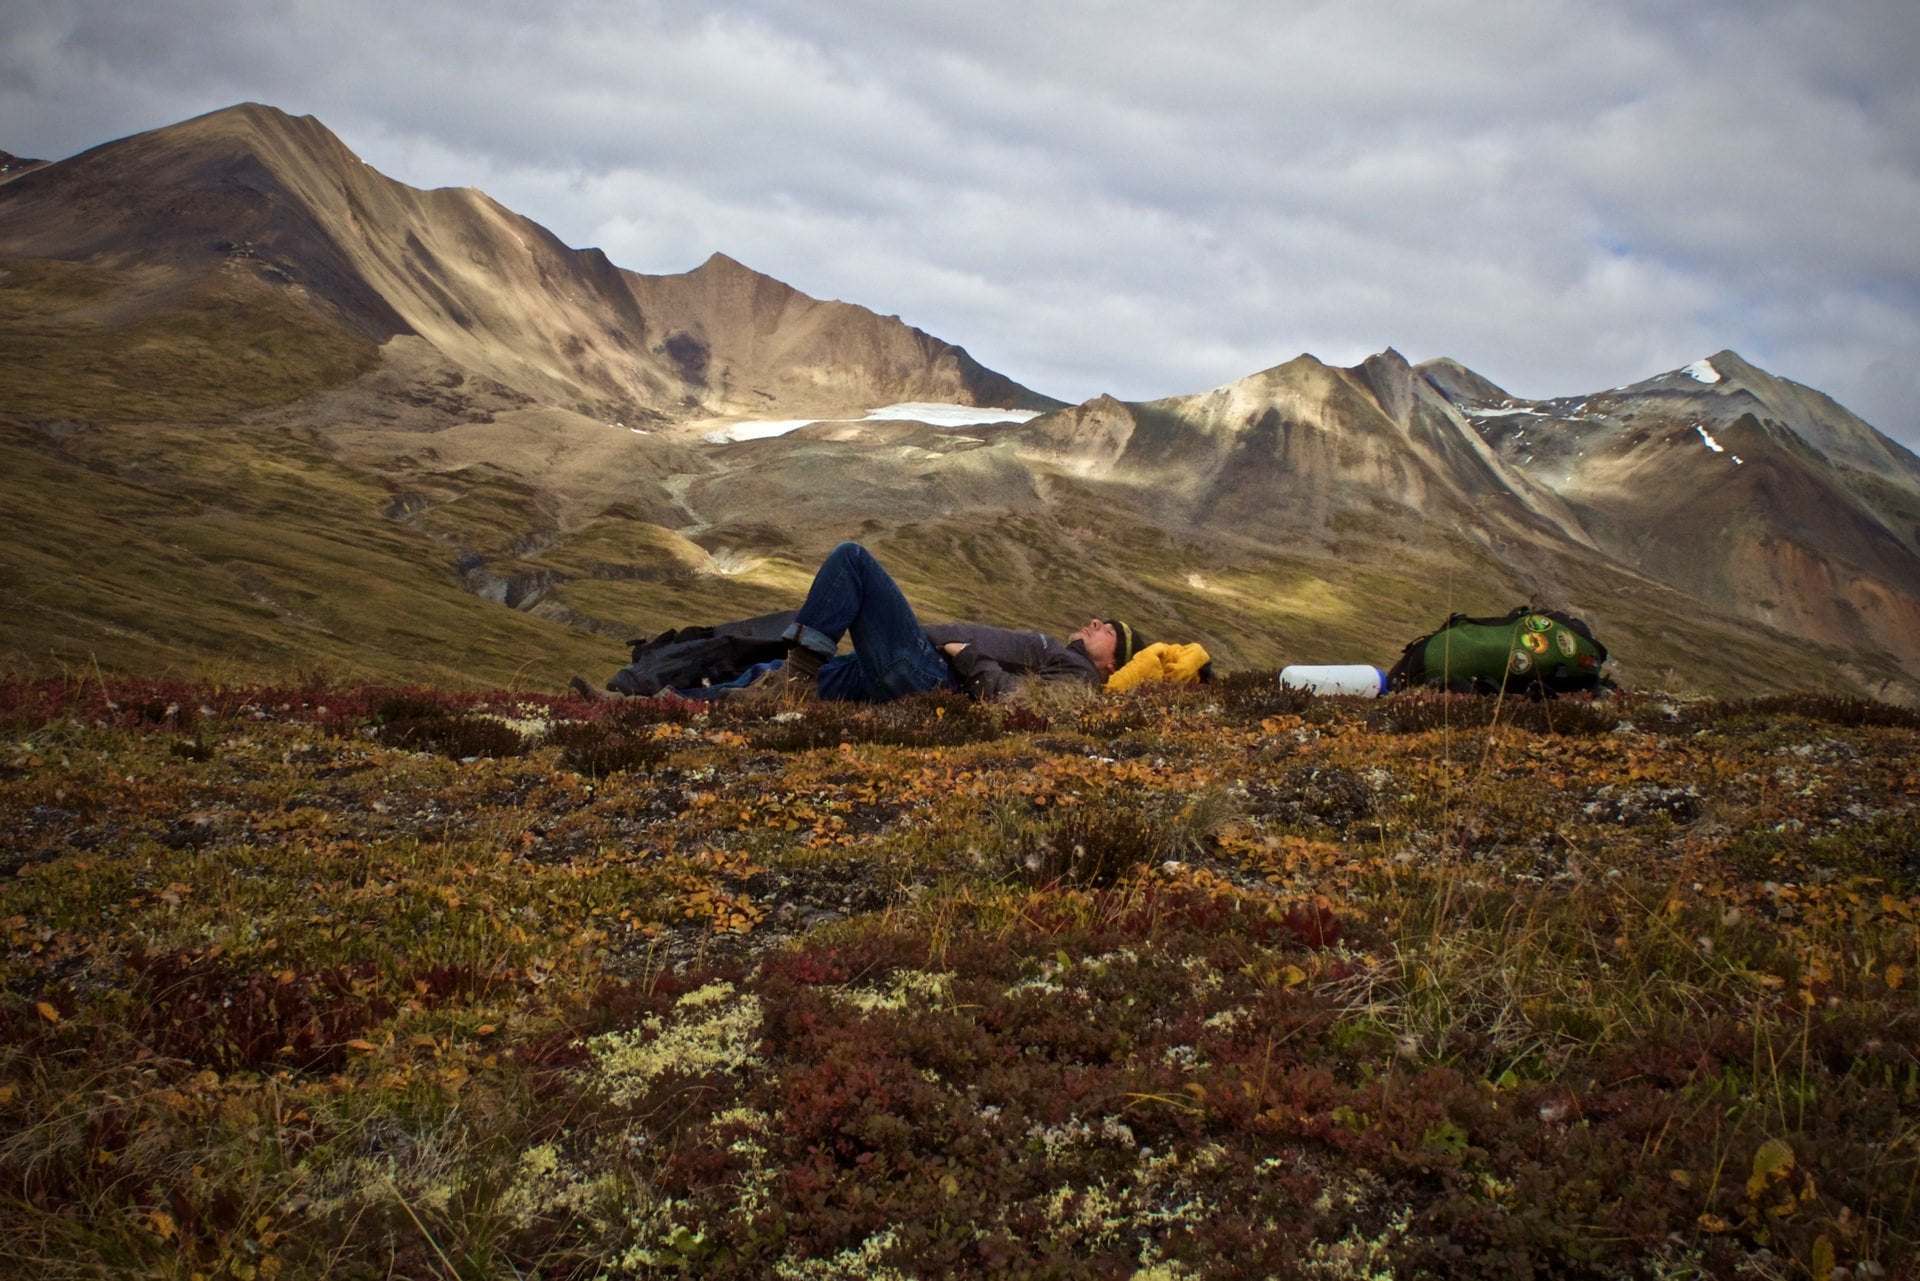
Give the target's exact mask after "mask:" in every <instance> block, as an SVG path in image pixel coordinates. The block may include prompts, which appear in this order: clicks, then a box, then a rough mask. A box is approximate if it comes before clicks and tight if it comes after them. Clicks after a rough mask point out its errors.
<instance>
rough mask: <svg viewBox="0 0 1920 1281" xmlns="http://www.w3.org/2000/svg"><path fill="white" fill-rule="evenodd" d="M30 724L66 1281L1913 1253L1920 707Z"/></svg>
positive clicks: (1804, 704) (9, 1101)
mask: <svg viewBox="0 0 1920 1281" xmlns="http://www.w3.org/2000/svg"><path fill="white" fill-rule="evenodd" d="M0 731H3V732H4V738H3V739H0V816H4V820H5V821H4V823H0V931H4V947H5V950H4V952H3V953H0V1263H5V1264H8V1265H10V1271H11V1272H12V1273H14V1274H18V1275H31V1276H43V1277H94V1276H118V1275H159V1276H178V1277H181V1278H188V1277H193V1276H203V1277H208V1278H213V1277H237V1278H290V1277H296V1276H299V1277H304V1276H342V1277H355V1276H360V1277H384V1276H423V1277H425V1276H434V1277H445V1276H461V1277H493V1276H500V1277H527V1276H540V1277H554V1278H559V1277H595V1276H601V1275H606V1276H615V1277H617V1276H627V1275H635V1276H672V1275H680V1274H686V1275H699V1276H714V1277H726V1276H740V1277H764V1276H781V1277H799V1278H815V1277H820V1278H824V1277H856V1276H858V1277H868V1276H881V1277H885V1276H901V1277H906V1276H1049V1277H1079V1276H1088V1277H1143V1278H1145V1277H1159V1278H1174V1277H1241V1276H1255V1277H1257V1276H1283V1277H1290V1276H1320V1277H1376V1276H1396V1277H1420V1276H1435V1277H1441V1276H1485V1277H1531V1276H1570V1277H1577V1276H1593V1277H1611V1276H1647V1277H1673V1278H1680V1277H1696V1276H1715V1277H1719V1276H1727V1277H1732V1276H1754V1277H1804V1276H1809V1275H1812V1276H1819V1277H1822V1278H1827V1277H1831V1276H1834V1275H1845V1276H1848V1277H1868V1276H1899V1275H1911V1273H1912V1269H1913V1268H1914V1266H1915V1258H1916V1247H1917V1246H1920V1241H1917V1240H1916V1237H1917V1236H1920V1233H1916V1231H1915V1227H1914V1224H1915V1222H1916V1213H1915V1211H1916V1206H1915V1203H1914V1201H1915V1195H1916V1180H1920V1124H1917V1121H1920V1008H1917V1007H1916V1000H1915V973H1916V972H1917V971H1920V963H1917V960H1916V957H1915V950H1916V946H1917V944H1920V933H1917V932H1916V926H1915V914H1916V910H1920V822H1917V821H1916V808H1917V807H1920V764H1916V760H1915V758H1916V751H1915V748H1916V746H1920V718H1917V717H1916V716H1915V715H1914V714H1913V713H1910V712H1905V711H1902V710H1900V709H1896V708H1891V707H1885V706H1882V705H1878V704H1871V703H1862V702H1854V701H1846V700H1839V699H1829V698H1814V697H1806V698H1776V699H1770V700H1766V701H1764V702H1760V701H1756V702H1746V703H1713V704H1706V703H1696V704H1679V703H1673V702H1668V701H1663V700H1656V699H1643V698H1622V699H1616V700H1612V701H1608V702H1601V703H1587V702H1584V701H1582V702H1560V703H1550V704H1524V705H1514V704H1505V705H1495V704H1494V703H1491V702H1487V701H1473V700H1461V699H1453V698H1443V697H1427V696H1395V697H1392V698H1389V699H1384V700H1379V701H1377V702H1360V701H1349V700H1331V699H1314V698H1312V697H1310V696H1306V695H1302V694H1298V693H1295V692H1292V691H1285V690H1281V689H1279V688H1277V687H1274V686H1272V685H1271V684H1269V683H1267V682H1264V681H1257V680H1251V679H1249V680H1230V681H1227V682H1225V683H1222V684H1220V685H1216V686H1211V687H1205V688H1198V689H1185V690H1154V691H1145V692H1138V693H1135V694H1133V695H1129V696H1121V697H1106V698H1102V699H1098V700H1087V701H1058V700H1052V701H1035V702H1031V703H1026V704H1021V705H1016V706H1005V707H978V706H973V705H970V704H967V703H965V702H963V701H960V700H956V699H948V698H939V697H932V698H926V699H920V700H912V701H909V702H906V703H902V704H897V705H893V706H891V707H886V708H850V707H841V706H824V707H812V708H808V709H804V710H799V711H795V710H781V709H777V708H770V707H758V708H741V707H738V706H723V707H717V708H714V709H711V710H707V711H703V710H700V709H695V708H689V707H687V706H684V705H663V704H657V703H653V702H633V703H627V704H616V705H598V706H589V705H587V704H584V703H577V702H565V701H559V700H553V699H548V698H538V697H534V698H530V697H526V696H518V695H507V694H499V695H485V694H463V695H453V694H447V693H443V692H440V691H436V690H432V689H426V688H409V689H397V688H340V687H333V686H328V685H325V684H321V683H314V684H311V685H308V686H306V687H304V688H288V689H260V688H233V687H212V686H185V685H180V686H169V685H162V684H154V683H139V682H131V681H128V682H113V681H108V682H106V683H100V682H86V683H76V682H38V683H15V684H11V685H5V686H0ZM1836 1270H1839V1272H1838V1273H1836Z"/></svg>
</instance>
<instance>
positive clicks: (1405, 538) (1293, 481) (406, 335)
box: [0, 105, 1920, 702]
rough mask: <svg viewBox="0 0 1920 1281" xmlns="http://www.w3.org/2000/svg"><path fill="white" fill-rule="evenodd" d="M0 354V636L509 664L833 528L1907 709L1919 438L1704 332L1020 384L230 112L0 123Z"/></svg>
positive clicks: (387, 674)
mask: <svg viewBox="0 0 1920 1281" xmlns="http://www.w3.org/2000/svg"><path fill="white" fill-rule="evenodd" d="M0 344H4V348H5V351H6V353H7V357H6V359H5V361H4V362H0V456H4V460H5V466H4V479H3V480H0V500H3V501H4V510H5V512H6V513H7V514H6V515H5V516H4V517H0V520H3V521H4V525H0V535H3V536H4V538H5V540H6V543H7V545H8V555H7V557H6V563H5V565H4V566H0V584H4V586H5V587H6V588H7V591H8V597H9V600H10V601H11V602H12V606H13V607H12V608H11V609H10V610H9V611H8V613H7V615H6V616H5V617H4V618H0V648H3V649H4V651H5V653H6V655H7V661H8V665H9V667H10V668H11V669H12V670H14V671H15V672H17V673H24V674H32V673H41V672H46V671H50V670H59V669H66V670H74V669H75V668H80V667H87V666H91V665H94V664H97V665H99V666H100V667H101V668H103V669H109V670H132V671H151V672H171V673H175V674H182V675H184V674H195V675H200V676H206V675H209V674H211V675H216V676H217V675H224V674H230V675H232V676H233V677H235V678H236V679H237V678H240V677H243V676H245V677H250V678H253V677H261V676H263V675H267V674H274V675H280V676H285V675H292V674H299V673H314V672H334V673H342V674H346V673H351V674H355V675H360V676H366V677H379V678H388V679H394V680H423V681H438V682H446V683H456V684H467V685H472V684H489V685H500V684H503V683H512V682H518V683H520V684H521V685H523V686H526V687H530V688H549V687H552V686H553V685H557V684H558V682H560V681H561V680H564V675H565V673H566V672H567V671H570V670H581V669H584V670H589V671H602V672H604V671H606V670H610V669H611V668H612V667H614V666H618V665H619V663H620V662H621V661H623V657H624V647H623V646H622V645H621V643H620V642H621V641H622V640H623V639H624V638H627V637H630V636H637V635H643V634H646V633H648V632H651V631H654V630H658V629H659V628H662V627H666V626H670V625H676V624H682V623H689V622H703V621H716V620H718V619H720V618H724V617H733V616H739V615H743V614H750V613H756V612H761V611H763V610H767V609H774V608H782V607H789V606H791V605H792V604H793V603H795V602H796V601H797V600H798V597H799V595H800V593H801V592H802V591H804V588H805V585H806V582H807V580H808V576H809V572H810V570H811V567H812V565H813V563H814V562H815V561H816V560H817V558H818V556H819V555H820V554H821V553H822V552H823V551H824V550H825V549H826V548H828V547H830V546H831V545H832V544H833V543H835V542H838V541H840V540H841V539H843V538H858V539H861V540H862V541H864V542H866V543H868V544H869V545H870V546H872V547H873V548H874V549H875V550H876V551H877V552H878V553H879V554H880V555H881V557H882V559H883V560H884V561H885V562H886V563H887V564H888V565H889V566H890V567H892V568H894V569H895V570H896V571H897V573H898V576H899V577H900V578H901V580H902V582H903V583H904V584H905V586H906V587H907V589H908V592H909V595H910V596H911V597H912V598H913V599H914V600H915V601H916V603H917V604H919V605H920V606H921V607H922V608H923V609H924V611H925V612H926V614H927V616H928V617H929V618H934V617H954V616H968V617H976V618H982V619H985V620H987V621H1001V622H1008V623H1022V624H1028V625H1032V626H1037V627H1043V628H1048V629H1057V630H1059V631H1066V630H1071V628H1072V627H1073V626H1075V625H1077V624H1078V623H1079V622H1081V621H1083V620H1084V619H1085V617H1086V616H1087V615H1088V614H1089V613H1100V614H1106V615H1123V616H1125V617H1127V618H1129V619H1130V620H1132V621H1134V622H1135V623H1136V625H1137V626H1139V627H1140V628H1141V629H1142V630H1143V631H1145V632H1146V633H1148V634H1150V635H1153V636H1156V637H1163V638H1167V639H1181V640H1200V641H1202V642H1203V643H1205V644H1206V645H1207V646H1208V647H1209V649H1210V650H1211V651H1212V652H1213V653H1214V655H1215V657H1216V660H1217V661H1218V662H1219V663H1220V664H1221V665H1222V666H1225V667H1229V668H1249V667H1276V666H1278V665H1280V664H1282V663H1286V662H1343V661H1353V662H1361V661H1364V662H1376V663H1380V664H1382V665H1385V664H1387V663H1390V662H1391V661H1392V659H1393V658H1394V657H1395V656H1396V655H1397V654H1398V652H1399V649H1400V647H1401V646H1402V645H1403V644H1404V643H1405V642H1406V641H1408V640H1410V639H1412V638H1413V637H1414V636H1415V635H1417V634H1419V633H1421V632H1423V631H1426V630H1428V629H1430V628H1431V627H1433V626H1434V625H1436V624H1437V623H1438V622H1439V621H1440V620H1441V619H1442V618H1444V617H1445V616H1446V615H1447V614H1449V613H1452V612H1455V611H1459V612H1465V613H1470V614H1486V613H1498V612H1504V611H1505V610H1506V609H1507V608H1508V607H1510V606H1512V605H1514V604H1518V603H1521V602H1523V601H1532V602H1535V603H1538V604H1541V605H1553V606H1558V607H1561V608H1566V609H1569V610H1571V611H1573V612H1575V613H1577V614H1580V615H1581V616H1583V617H1585V618H1587V619H1588V620H1589V622H1590V623H1591V624H1592V625H1593V626H1594V628H1595V630H1596V631H1597V632H1598V633H1599V635H1600V636H1601V638H1602V639H1603V640H1604V641H1605V642H1606V643H1607V645H1608V646H1609V648H1610V649H1611V650H1612V651H1613V654H1614V660H1615V661H1614V664H1613V666H1614V670H1615V672H1616V674H1617V675H1618V677H1619V679H1620V680H1621V681H1622V683H1623V684H1625V685H1626V686H1628V687H1629V688H1640V689H1662V690H1669V691H1672V692H1675V693H1681V694H1692V693H1714V694H1737V693H1754V692H1760V691H1767V690H1777V689H1795V688H1825V689H1834V690H1841V691H1848V692H1853V693H1865V694H1872V695H1874V696H1877V697H1881V698H1887V699H1892V700H1897V701H1905V702H1915V701H1920V459H1916V458H1915V457H1914V455H1913V454H1911V453H1910V452H1908V451H1907V450H1905V449H1904V448H1902V447H1901V446H1899V445H1898V444H1896V443H1894V442H1892V441H1890V440H1888V439H1887V438H1886V437H1884V436H1882V435H1881V434H1880V433H1878V432H1876V431H1875V430H1874V429H1873V428H1872V427H1871V426H1869V425H1868V424H1867V423H1865V422H1863V421H1861V420H1860V419H1859V418H1857V417H1856V416H1854V415H1853V414H1851V413H1849V412H1848V411H1847V410H1846V409H1845V408H1843V407H1842V406H1840V405H1838V404H1837V403H1835V402H1834V401H1833V400H1831V399H1830V398H1828V397H1826V396H1824V395H1822V394H1820V393H1819V392H1817V391H1814V390H1812V389H1810V388H1806V387H1802V386H1800V385H1798V384H1795V383H1792V382H1790V381H1787V380H1785V379H1781V378H1777V377H1774V376H1773V375H1770V374H1768V373H1767V372H1766V371H1764V370H1761V369H1759V368H1757V367H1755V366H1753V365H1751V364H1749V363H1748V362H1746V361H1745V360H1743V359H1741V358H1740V357H1739V356H1738V355H1737V354H1735V353H1733V352H1731V351H1722V352H1718V353H1715V354H1713V355H1711V356H1708V357H1706V358H1704V359H1701V360H1695V361H1693V362H1692V363H1690V364H1686V365H1684V366H1682V367H1679V368H1676V369H1674V370H1672V371H1669V372H1665V373H1660V374H1657V375H1655V376H1653V377H1651V378H1648V379H1646V380H1644V381H1642V382H1638V383H1634V384H1632V385H1630V386H1624V387H1617V388H1612V389H1609V390H1605V391H1599V392H1593V393H1589V394H1584V395H1579V396H1569V397H1561V398H1555V399H1549V400H1526V399H1522V398H1519V397H1515V396H1512V395H1510V394H1508V393H1507V392H1505V391H1504V390H1502V389H1501V388H1500V387H1498V386H1496V385H1494V384H1493V383H1491V382H1490V381H1488V380H1487V379H1485V378H1483V377H1481V376H1479V375H1477V374H1475V373H1474V372H1473V371H1472V370H1470V369H1467V368H1465V367H1464V366H1462V365H1460V364H1458V363H1456V362H1453V361H1448V360H1437V361H1430V362H1426V363H1423V364H1419V365H1413V364H1409V362H1408V361H1406V360H1405V359H1404V358H1402V357H1401V356H1400V355H1399V354H1398V353H1397V352H1394V351H1392V350H1388V351H1385V352H1382V353H1380V354H1378V355H1376V356H1374V357H1371V358H1370V359H1368V360H1366V361H1364V362H1362V363H1361V364H1359V365H1357V366H1354V367H1352V368H1340V367H1337V366H1331V365H1327V364H1324V363H1322V362H1321V361H1318V360H1316V359H1314V358H1313V357H1311V356H1304V355H1303V356H1300V357H1298V358H1296V359H1293V360H1289V361H1286V362H1285V363H1281V364H1278V365H1276V366H1274V367H1273V368H1270V369H1266V370H1263V371H1260V372H1257V373H1253V374H1250V375H1249V376H1247V377H1245V378H1242V379H1240V380H1238V381H1236V382H1233V383H1230V384H1228V385H1226V386H1223V387H1218V388H1213V389H1210V390H1205V391H1201V392H1198V393H1195V394H1191V395H1182V396H1174V397H1169V398H1166V399H1162V400H1155V401H1148V402H1123V401H1120V400H1117V399H1114V398H1112V397H1105V396H1103V397H1098V398H1096V399H1094V400H1091V401H1087V402H1085V403H1082V404H1078V405H1068V404H1064V403H1062V402H1060V401H1058V400H1055V399H1053V398H1050V397H1048V396H1046V395H1044V394H1042V393H1040V392H1037V391H1034V390H1031V389H1029V388H1026V387H1023V386H1021V385H1019V384H1018V383H1016V382H1014V381H1013V380H1012V379H1009V378H1007V377H1005V376H1003V375H1001V374H998V373H996V372H994V371H992V370H989V369H986V368H984V367H982V366H981V365H980V364H979V363H978V362H977V361H975V360H974V359H973V358H972V357H970V356H969V355H968V354H967V352H966V351H965V350H964V349H963V348H961V347H959V346H956V345H954V344H952V343H949V342H945V341H942V340H940V339H937V338H934V337H932V336H930V335H928V334H925V333H923V332H921V331H919V330H917V329H914V328H912V327H911V326H909V325H907V324H905V323H904V322H902V321H901V320H900V319H899V318H897V317H891V316H880V315H876V314H874V313H873V312H870V311H868V310H866V309H865V308H862V307H859V306H857V305H854V304H851V303H846V302H834V301H822V300H819V299H815V298H811V297H808V296H807V295H805V294H802V293H800V292H799V291H797V290H795V289H792V288H790V287H789V286H787V285H785V284H782V283H781V282H779V281H777V280H774V279H771V278H770V277H767V276H765V275H762V274H760V273H758V272H755V271H753V270H752V269H750V268H749V267H747V266H745V265H743V264H741V263H739V262H736V261H735V260H733V259H731V258H728V257H726V256H725V255H724V254H719V253H716V254H714V255H713V256H712V257H711V258H709V259H708V260H707V261H706V262H704V263H702V264H701V265H699V266H698V267H695V268H694V269H692V270H690V271H687V272H685V273H682V274H677V275H645V274H641V273H637V272H633V271H628V270H624V269H622V268H620V267H618V266H616V265H615V264H613V263H612V262H610V261H609V260H608V259H607V257H606V256H605V255H604V254H602V253H600V252H599V251H598V250H593V249H572V248H569V247H567V246H566V245H564V244H562V243H561V242H560V241H559V240H558V239H557V238H555V237H554V236H553V235H552V234H551V233H550V232H548V231H547V230H545V229H544V228H542V227H540V226H538V225H537V224H535V223H533V222H531V221H529V220H528V219H526V218H524V217H521V216H520V215H518V214H515V213H513V212H512V211H510V210H508V209H505V208H503V207H502V206H500V205H499V204H497V203H496V202H494V201H493V200H491V199H489V198H488V197H487V196H485V195H483V194H481V193H480V192H478V191H474V190H471V189H459V190H447V189H443V190H436V191H422V190H418V189H415V188H412V187H409V186H406V185H404V184H402V183H399V182H396V181H393V180H391V179H389V178H386V177H384V176H383V175H381V174H379V173H377V172H376V171H374V170H373V169H372V168H370V167H369V166H367V165H366V164H364V163H363V162H362V161H360V160H359V159H358V158H357V157H355V156H354V155H353V154H352V153H351V152H350V151H349V150H348V149H347V148H346V147H345V146H344V145H343V144H342V143H341V142H340V141H339V139H337V138H336V137H335V136H334V135H333V134H331V133H330V132H329V131H328V130H327V129H326V128H325V127H324V126H323V125H321V124H320V123H319V122H318V121H315V120H313V119H311V118H295V117H292V116H289V115H286V114H284V113H282V112H280V111H277V110H275V109H273V108H270V107H263V106H257V105H244V106H239V107H234V108H230V109H227V110H224V111H219V112H215V113H213V114H211V115H207V116H203V117H200V118H198V119H195V120H190V121H187V122H185V123H182V124H177V125H173V126H170V127H167V128H162V129H158V130H155V131H152V132H149V133H144V134H140V135H136V136H134V137H130V138H126V139H121V140H119V141H115V142H110V143H107V144H105V145H103V146H100V147H96V148H94V149H92V150H90V151H87V152H84V153H82V154H80V155H78V156H74V157H72V158H69V159H65V160H60V161H56V162H52V163H42V162H34V161H21V160H19V159H18V158H16V157H12V156H10V155H7V154H5V153H0ZM888 406H904V408H898V409H891V410H885V407H888ZM912 406H920V407H921V408H918V409H915V408H912ZM954 406H961V407H966V408H967V409H969V410H971V411H972V412H971V413H956V412H955V411H953V409H952V408H951V407H954ZM875 410H885V413H886V415H887V416H878V417H874V416H869V415H870V414H871V412H872V411H875ZM969 420H971V421H969Z"/></svg>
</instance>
